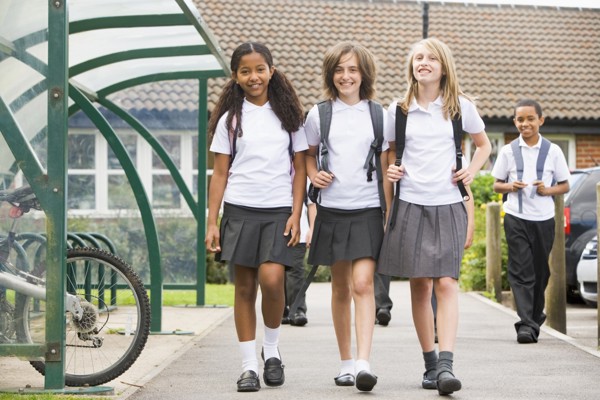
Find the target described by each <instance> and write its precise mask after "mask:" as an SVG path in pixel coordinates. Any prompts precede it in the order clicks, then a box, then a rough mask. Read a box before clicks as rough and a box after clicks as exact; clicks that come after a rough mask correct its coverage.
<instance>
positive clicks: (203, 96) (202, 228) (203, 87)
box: [196, 79, 208, 306]
mask: <svg viewBox="0 0 600 400" xmlns="http://www.w3.org/2000/svg"><path fill="white" fill-rule="evenodd" d="M198 82H199V94H198V219H197V221H198V234H197V238H198V240H196V243H197V244H196V246H197V249H196V254H197V256H196V258H197V260H196V263H197V266H198V270H197V273H196V305H198V306H203V305H204V304H205V303H206V247H205V246H204V235H205V234H206V168H207V163H206V159H207V157H206V149H207V148H208V147H207V144H208V140H207V135H206V130H207V122H208V83H207V81H206V79H199V80H198Z"/></svg>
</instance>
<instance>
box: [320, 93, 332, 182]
mask: <svg viewBox="0 0 600 400" xmlns="http://www.w3.org/2000/svg"><path fill="white" fill-rule="evenodd" d="M317 107H318V109H319V120H320V121H321V157H318V158H317V168H318V169H319V170H320V171H327V172H329V162H328V161H329V149H328V148H327V142H328V140H329V128H330V127H331V118H332V114H333V106H332V104H331V101H329V100H326V101H322V102H320V103H319V104H317Z"/></svg>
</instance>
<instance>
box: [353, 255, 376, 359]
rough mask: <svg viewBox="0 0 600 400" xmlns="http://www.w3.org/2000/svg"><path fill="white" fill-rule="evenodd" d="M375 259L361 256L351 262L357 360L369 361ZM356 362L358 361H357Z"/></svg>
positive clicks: (373, 304)
mask: <svg viewBox="0 0 600 400" xmlns="http://www.w3.org/2000/svg"><path fill="white" fill-rule="evenodd" d="M374 273H375V261H374V260H373V259H372V258H361V259H359V260H354V262H353V263H352V297H353V299H354V312H355V318H354V324H355V328H356V347H357V357H356V359H357V360H363V361H367V362H368V361H369V357H370V355H371V344H372V341H373V330H374V329H375V328H374V327H375V290H374V284H373V279H374ZM357 362H358V361H357Z"/></svg>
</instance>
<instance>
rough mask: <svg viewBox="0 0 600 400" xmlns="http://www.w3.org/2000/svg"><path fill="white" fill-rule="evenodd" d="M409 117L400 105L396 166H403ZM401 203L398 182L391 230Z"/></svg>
mask: <svg viewBox="0 0 600 400" xmlns="http://www.w3.org/2000/svg"><path fill="white" fill-rule="evenodd" d="M407 118H408V116H407V115H406V114H404V111H402V108H401V107H400V104H398V105H397V107H396V125H395V133H396V134H395V139H396V161H395V162H394V164H395V165H396V166H400V165H402V155H403V154H404V145H405V143H406V120H407ZM399 201H400V181H398V182H396V190H395V192H394V201H393V203H392V215H391V216H390V219H389V221H390V229H393V228H394V225H395V223H396V216H397V215H398V203H399Z"/></svg>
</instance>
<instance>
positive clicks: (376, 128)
mask: <svg viewBox="0 0 600 400" xmlns="http://www.w3.org/2000/svg"><path fill="white" fill-rule="evenodd" d="M369 111H370V113H371V123H372V124H373V136H374V139H373V142H372V143H371V148H370V149H369V154H368V155H367V159H366V161H365V165H364V168H366V169H367V181H368V182H370V181H372V180H373V171H377V190H378V192H379V204H380V206H381V211H382V212H383V214H384V215H385V213H386V211H387V208H386V205H385V193H384V192H383V171H382V170H381V148H382V146H383V107H382V106H381V104H379V103H377V102H376V101H369ZM373 159H375V160H374V161H375V166H373Z"/></svg>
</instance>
